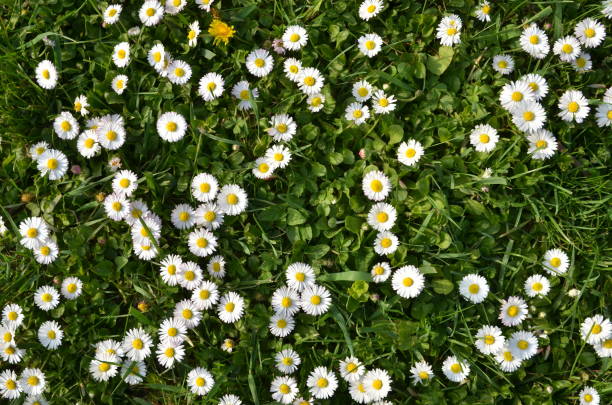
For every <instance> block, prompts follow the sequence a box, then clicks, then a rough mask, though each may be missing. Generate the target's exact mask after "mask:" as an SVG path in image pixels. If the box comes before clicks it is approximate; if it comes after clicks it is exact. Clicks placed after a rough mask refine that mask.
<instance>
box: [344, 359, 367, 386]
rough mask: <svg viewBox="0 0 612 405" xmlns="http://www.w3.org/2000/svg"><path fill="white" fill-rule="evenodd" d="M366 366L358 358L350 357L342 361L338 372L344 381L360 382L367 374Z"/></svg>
mask: <svg viewBox="0 0 612 405" xmlns="http://www.w3.org/2000/svg"><path fill="white" fill-rule="evenodd" d="M365 371H366V370H365V366H364V365H363V363H361V361H359V359H358V358H357V357H353V356H349V357H346V358H345V359H344V360H340V365H339V366H338V372H339V373H340V377H342V379H343V380H344V381H347V382H349V383H351V382H355V381H359V380H360V379H361V377H362V376H363V375H364V374H365Z"/></svg>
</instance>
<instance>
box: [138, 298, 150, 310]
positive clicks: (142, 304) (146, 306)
mask: <svg viewBox="0 0 612 405" xmlns="http://www.w3.org/2000/svg"><path fill="white" fill-rule="evenodd" d="M137 308H138V310H139V311H140V312H147V311H148V310H149V304H148V303H147V302H146V301H140V302H139V303H138V305H137Z"/></svg>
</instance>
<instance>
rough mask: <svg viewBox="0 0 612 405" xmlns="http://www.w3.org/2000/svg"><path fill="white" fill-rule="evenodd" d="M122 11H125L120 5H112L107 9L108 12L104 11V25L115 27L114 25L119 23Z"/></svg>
mask: <svg viewBox="0 0 612 405" xmlns="http://www.w3.org/2000/svg"><path fill="white" fill-rule="evenodd" d="M121 10H123V7H121V5H120V4H111V5H110V6H108V7H106V10H104V13H103V16H104V24H106V25H113V24H114V23H116V22H117V21H119V16H120V15H121Z"/></svg>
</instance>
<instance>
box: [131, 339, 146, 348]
mask: <svg viewBox="0 0 612 405" xmlns="http://www.w3.org/2000/svg"><path fill="white" fill-rule="evenodd" d="M132 347H133V348H134V349H136V350H141V349H142V348H143V347H144V343H143V342H142V339H134V340H132Z"/></svg>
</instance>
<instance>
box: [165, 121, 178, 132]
mask: <svg viewBox="0 0 612 405" xmlns="http://www.w3.org/2000/svg"><path fill="white" fill-rule="evenodd" d="M177 127H178V126H177V125H176V122H169V123H167V124H166V130H167V131H170V132H174V131H176V128H177Z"/></svg>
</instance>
